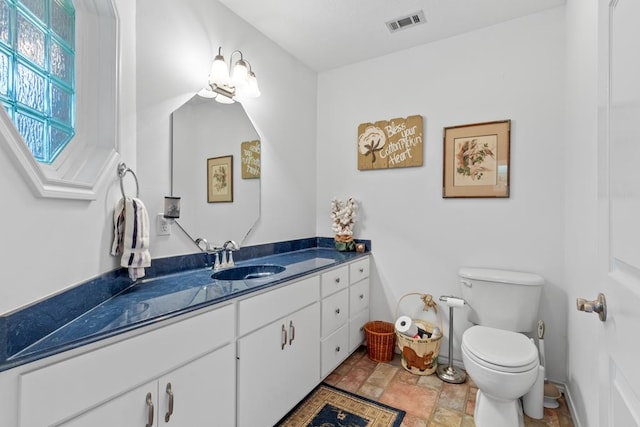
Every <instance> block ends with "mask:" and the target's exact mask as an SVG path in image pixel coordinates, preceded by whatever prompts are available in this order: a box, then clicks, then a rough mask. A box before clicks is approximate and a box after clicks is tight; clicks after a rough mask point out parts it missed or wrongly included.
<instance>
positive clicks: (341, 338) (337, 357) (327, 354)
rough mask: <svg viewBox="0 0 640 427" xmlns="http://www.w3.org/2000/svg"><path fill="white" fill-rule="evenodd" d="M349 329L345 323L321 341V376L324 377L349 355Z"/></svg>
mask: <svg viewBox="0 0 640 427" xmlns="http://www.w3.org/2000/svg"><path fill="white" fill-rule="evenodd" d="M348 345H349V329H348V327H347V325H344V326H343V327H342V328H340V329H338V330H337V331H335V332H334V333H333V334H331V335H330V336H328V337H327V338H325V339H324V340H323V341H322V349H321V352H322V360H321V372H320V374H321V375H320V376H321V377H322V378H324V377H326V376H327V375H329V374H330V373H331V371H333V370H334V369H335V368H336V367H337V366H338V365H339V364H340V363H342V361H343V360H344V359H346V358H347V356H348V355H349V353H350V352H349V351H348V349H347V347H348Z"/></svg>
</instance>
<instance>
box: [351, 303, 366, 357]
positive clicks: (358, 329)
mask: <svg viewBox="0 0 640 427" xmlns="http://www.w3.org/2000/svg"><path fill="white" fill-rule="evenodd" d="M368 321H369V310H365V311H362V312H360V313H358V314H357V315H355V316H354V317H352V318H351V320H349V353H351V352H352V351H354V350H355V349H356V348H358V347H359V346H360V344H362V343H363V342H364V338H365V334H364V325H365V324H366V323H367V322H368Z"/></svg>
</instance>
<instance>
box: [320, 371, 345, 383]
mask: <svg viewBox="0 0 640 427" xmlns="http://www.w3.org/2000/svg"><path fill="white" fill-rule="evenodd" d="M341 379H342V375H340V374H338V373H336V372H335V371H334V372H332V373H330V374H329V375H328V376H327V378H325V379H324V382H325V383H327V384H330V385H333V386H335V385H336V384H338V382H339V381H340V380H341Z"/></svg>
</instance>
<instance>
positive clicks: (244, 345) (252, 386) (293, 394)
mask: <svg viewBox="0 0 640 427" xmlns="http://www.w3.org/2000/svg"><path fill="white" fill-rule="evenodd" d="M318 296H319V278H318V276H313V277H309V278H306V279H303V280H301V281H299V282H296V283H293V284H290V285H286V286H284V287H281V288H278V289H275V290H272V291H268V292H266V293H264V294H261V295H257V296H254V297H250V298H247V299H245V300H241V301H240V302H239V303H238V321H239V322H238V323H239V324H238V330H239V335H240V336H239V338H238V342H237V357H238V382H237V393H238V407H237V421H238V424H237V425H238V426H241V427H242V426H244V427H255V426H263V425H264V426H267V425H274V424H275V423H276V422H277V421H278V420H279V419H280V418H282V417H283V416H284V415H285V414H286V413H287V412H288V411H289V410H291V409H292V408H293V407H294V406H295V405H296V404H297V403H298V402H299V401H300V400H301V399H302V398H303V397H304V396H305V395H306V394H307V393H309V392H310V391H311V390H312V389H313V387H315V386H316V385H317V384H318V382H319V381H320V372H319V366H320V343H319V340H318V337H319V336H320V323H319V318H320V305H319V303H318Z"/></svg>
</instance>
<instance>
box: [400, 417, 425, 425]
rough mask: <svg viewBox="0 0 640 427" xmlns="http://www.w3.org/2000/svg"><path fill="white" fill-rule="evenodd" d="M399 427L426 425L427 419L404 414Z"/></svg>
mask: <svg viewBox="0 0 640 427" xmlns="http://www.w3.org/2000/svg"><path fill="white" fill-rule="evenodd" d="M400 427H427V421H426V420H423V419H421V418H416V417H414V416H412V415H409V414H406V415H405V416H404V418H403V420H402V424H400Z"/></svg>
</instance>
